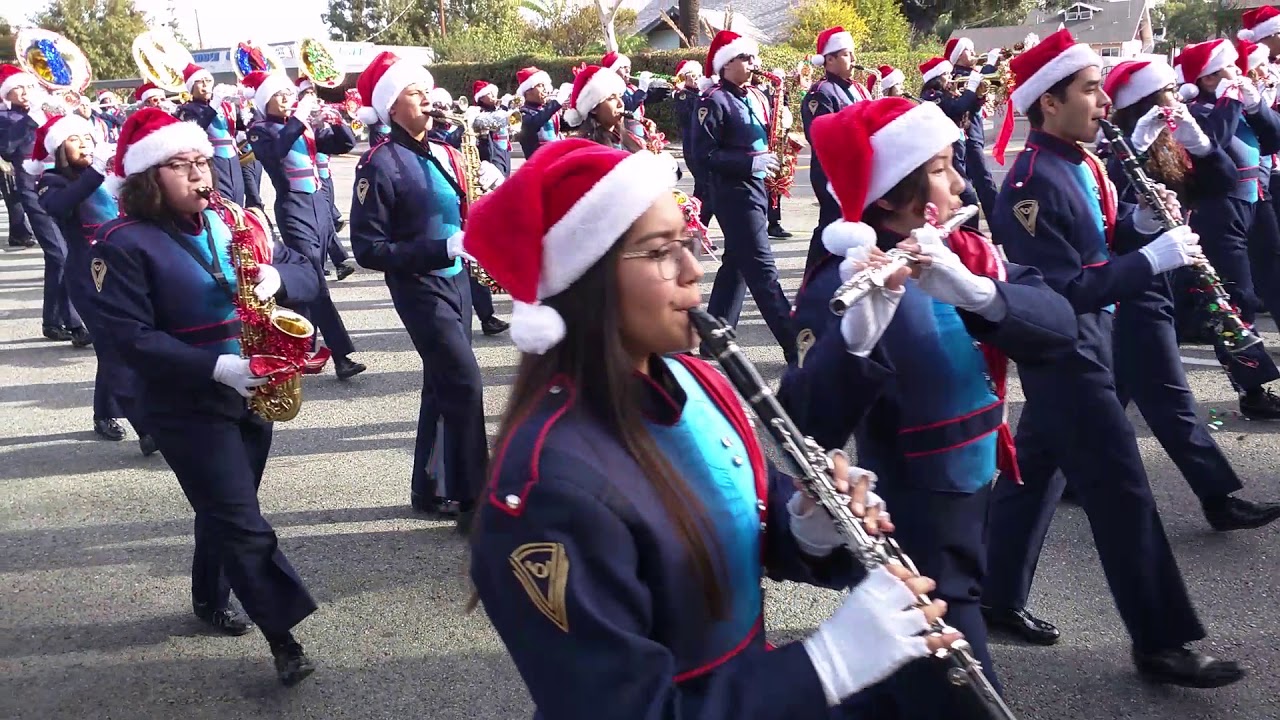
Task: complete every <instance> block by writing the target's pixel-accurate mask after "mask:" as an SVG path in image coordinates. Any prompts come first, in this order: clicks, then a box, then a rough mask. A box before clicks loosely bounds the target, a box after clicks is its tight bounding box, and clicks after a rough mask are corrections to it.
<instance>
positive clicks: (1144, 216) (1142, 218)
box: [1133, 183, 1182, 235]
mask: <svg viewBox="0 0 1280 720" xmlns="http://www.w3.org/2000/svg"><path fill="white" fill-rule="evenodd" d="M1156 194H1157V195H1159V196H1160V198H1161V199H1163V200H1164V201H1165V207H1166V209H1168V210H1169V212H1170V213H1171V214H1172V215H1173V216H1174V217H1176V218H1179V219H1181V218H1182V203H1180V202H1178V196H1177V195H1175V194H1173V193H1171V192H1169V190H1168V188H1166V187H1165V186H1164V183H1156ZM1133 229H1134V230H1137V231H1138V232H1139V233H1141V234H1143V235H1155V234H1156V233H1158V232H1160V231H1161V230H1163V229H1164V223H1163V222H1162V221H1161V220H1160V217H1159V216H1158V215H1157V214H1156V211H1155V210H1154V209H1153V208H1150V207H1147V206H1146V205H1139V206H1138V209H1137V210H1135V211H1134V215H1133Z"/></svg>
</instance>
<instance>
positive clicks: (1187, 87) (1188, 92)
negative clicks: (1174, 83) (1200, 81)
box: [1178, 83, 1200, 103]
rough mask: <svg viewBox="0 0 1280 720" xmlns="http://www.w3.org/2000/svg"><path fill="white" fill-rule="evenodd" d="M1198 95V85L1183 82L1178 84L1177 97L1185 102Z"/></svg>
mask: <svg viewBox="0 0 1280 720" xmlns="http://www.w3.org/2000/svg"><path fill="white" fill-rule="evenodd" d="M1199 96H1200V86H1199V85H1196V84H1195V83H1183V84H1181V85H1179V86H1178V97H1179V98H1182V102H1184V103H1187V102H1191V101H1192V100H1195V99H1196V98H1197V97H1199Z"/></svg>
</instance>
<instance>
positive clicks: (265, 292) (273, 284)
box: [253, 265, 280, 302]
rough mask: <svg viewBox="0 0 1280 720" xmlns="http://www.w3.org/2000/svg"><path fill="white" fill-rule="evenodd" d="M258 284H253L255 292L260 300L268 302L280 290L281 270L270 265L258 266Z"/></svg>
mask: <svg viewBox="0 0 1280 720" xmlns="http://www.w3.org/2000/svg"><path fill="white" fill-rule="evenodd" d="M257 280H258V282H257V284H255V285H254V286H253V294H254V295H255V296H257V298H258V302H266V301H268V300H270V299H271V298H273V297H275V296H276V293H278V292H280V271H279V270H276V269H275V268H273V267H271V266H270V265H259V266H258V277H257Z"/></svg>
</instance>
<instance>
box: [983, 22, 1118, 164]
mask: <svg viewBox="0 0 1280 720" xmlns="http://www.w3.org/2000/svg"><path fill="white" fill-rule="evenodd" d="M1095 65H1096V66H1098V67H1102V58H1101V57H1100V56H1099V55H1098V53H1096V52H1094V51H1093V48H1090V47H1089V46H1088V45H1086V44H1084V43H1078V42H1076V40H1075V38H1074V37H1072V36H1071V31H1070V30H1067V29H1066V28H1063V29H1061V30H1059V31H1057V32H1055V33H1053V34H1052V35H1050V36H1048V37H1046V38H1045V39H1044V40H1041V41H1040V42H1038V43H1036V44H1035V45H1034V46H1032V47H1030V48H1027V49H1026V50H1024V51H1022V52H1021V53H1019V54H1018V55H1015V56H1014V57H1013V59H1012V60H1010V61H1009V71H1010V73H1011V74H1012V76H1013V91H1012V92H1011V93H1009V109H1010V110H1016V111H1018V112H1020V113H1025V112H1027V109H1028V108H1030V107H1031V106H1032V105H1034V104H1035V103H1036V102H1037V101H1039V100H1040V96H1041V95H1044V94H1045V93H1047V92H1049V88H1051V87H1053V86H1054V85H1057V84H1058V83H1059V82H1061V81H1062V80H1065V79H1066V78H1069V77H1071V76H1072V75H1075V74H1076V73H1078V72H1080V71H1081V70H1084V69H1085V68H1087V67H1092V66H1095ZM1013 116H1014V113H1013V112H1006V113H1005V116H1004V123H1003V124H1002V125H1001V126H1000V135H999V137H997V138H996V144H995V147H994V148H993V149H992V153H991V155H992V156H993V157H994V158H995V160H996V162H998V163H1000V164H1001V165H1003V164H1004V150H1005V148H1006V147H1008V145H1009V139H1010V138H1012V137H1013V124H1014V121H1013Z"/></svg>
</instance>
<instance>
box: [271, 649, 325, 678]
mask: <svg viewBox="0 0 1280 720" xmlns="http://www.w3.org/2000/svg"><path fill="white" fill-rule="evenodd" d="M271 656H272V657H273V658H275V661H276V677H278V678H280V682H281V684H283V685H284V686H285V687H293V686H294V685H297V684H298V683H300V682H302V681H303V680H305V679H306V678H307V676H308V675H310V674H311V673H313V672H315V671H316V665H315V663H313V662H311V658H309V657H307V654H306V653H305V652H303V650H302V645H301V644H299V643H298V642H297V641H296V640H290V641H289V642H286V643H281V644H279V645H272V646H271Z"/></svg>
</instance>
